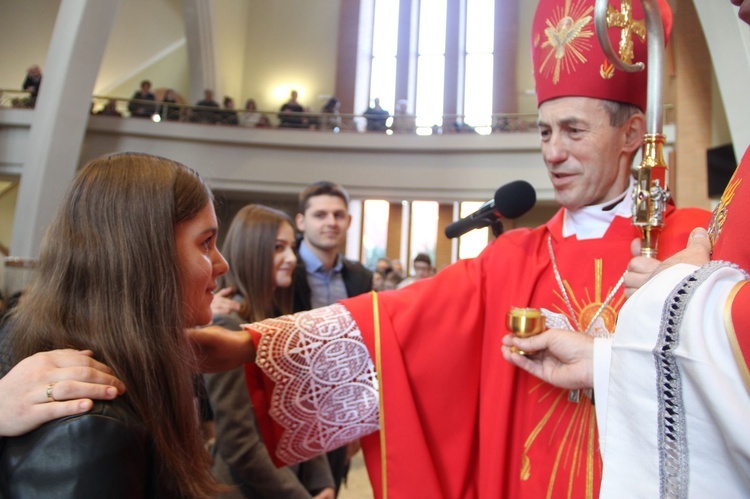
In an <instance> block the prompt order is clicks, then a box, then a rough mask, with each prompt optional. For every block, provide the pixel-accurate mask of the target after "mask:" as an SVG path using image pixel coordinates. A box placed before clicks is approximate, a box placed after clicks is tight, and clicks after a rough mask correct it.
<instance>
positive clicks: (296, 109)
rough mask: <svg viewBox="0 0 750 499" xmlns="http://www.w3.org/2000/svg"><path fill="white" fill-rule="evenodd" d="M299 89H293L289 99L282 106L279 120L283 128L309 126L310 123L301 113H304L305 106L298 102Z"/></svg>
mask: <svg viewBox="0 0 750 499" xmlns="http://www.w3.org/2000/svg"><path fill="white" fill-rule="evenodd" d="M297 96H298V94H297V91H296V90H292V93H291V94H290V96H289V100H288V101H287V102H285V103H284V105H283V106H281V112H280V113H279V120H281V123H280V124H279V127H281V128H307V126H308V123H307V122H306V120H305V118H304V117H303V116H301V115H300V114H299V113H304V112H305V108H304V107H302V105H301V104H300V103H299V102H297Z"/></svg>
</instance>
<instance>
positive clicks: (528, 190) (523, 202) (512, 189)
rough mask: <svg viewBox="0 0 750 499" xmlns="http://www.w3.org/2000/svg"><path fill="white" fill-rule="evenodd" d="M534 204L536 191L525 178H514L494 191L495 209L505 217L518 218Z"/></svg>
mask: <svg viewBox="0 0 750 499" xmlns="http://www.w3.org/2000/svg"><path fill="white" fill-rule="evenodd" d="M535 204H536V191H535V190H534V187H532V185H531V184H530V183H528V182H526V181H525V180H515V181H513V182H510V183H507V184H505V185H503V186H502V187H500V188H499V189H498V190H497V191H495V209H496V210H497V211H498V212H499V213H500V215H502V216H503V217H505V218H518V217H520V216H521V215H523V214H525V213H526V212H528V211H529V210H530V209H531V208H533V207H534V205H535Z"/></svg>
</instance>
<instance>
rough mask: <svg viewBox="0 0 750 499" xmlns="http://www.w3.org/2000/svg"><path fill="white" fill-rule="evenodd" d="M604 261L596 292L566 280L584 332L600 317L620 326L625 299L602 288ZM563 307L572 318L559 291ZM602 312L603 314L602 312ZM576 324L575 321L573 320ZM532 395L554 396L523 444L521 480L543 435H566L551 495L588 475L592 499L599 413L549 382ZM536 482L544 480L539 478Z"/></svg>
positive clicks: (597, 266)
mask: <svg viewBox="0 0 750 499" xmlns="http://www.w3.org/2000/svg"><path fill="white" fill-rule="evenodd" d="M603 276H604V262H603V260H602V259H600V258H597V259H596V260H594V287H593V290H592V289H589V288H584V291H583V293H582V294H581V296H576V294H575V292H574V290H573V288H572V286H571V285H570V283H568V281H563V282H564V286H565V289H566V291H567V294H568V296H569V297H570V304H571V309H572V312H573V313H575V314H576V317H575V318H573V317H569V319H577V321H578V322H577V323H578V325H579V326H580V327H581V328H582V329H583V330H584V331H585V330H587V329H588V328H589V326H590V324H591V321H592V320H596V317H597V312H599V315H598V317H599V318H601V320H602V322H603V325H604V327H605V328H606V330H607V331H609V332H613V331H614V330H615V325H616V323H617V310H619V308H620V307H621V306H622V303H623V302H624V300H625V298H624V296H622V295H621V296H620V297H619V298H617V299H612V298H611V297H610V294H611V293H613V292H616V289H617V288H616V287H610V288H609V289H607V292H606V295H607V296H606V297H605V296H604V295H605V293H604V288H603ZM555 293H556V295H557V297H558V298H559V300H560V302H561V304H560V305H556V306H555V308H556V309H557V311H558V312H559V313H561V314H565V315H569V314H570V313H571V311H569V310H568V308H567V305H563V304H562V302H564V298H563V296H562V294H561V293H560V292H559V291H555ZM607 301H609V304H608V305H605V306H604V307H603V308H602V304H604V303H605V302H607ZM600 309H601V311H600ZM571 323H575V320H571ZM531 392H537V393H538V397H539V401H542V400H545V399H548V398H550V397H553V400H552V403H551V405H550V407H549V409H548V410H547V411H546V413H545V414H544V416H543V417H542V419H541V420H540V421H539V423H538V424H537V425H536V427H535V428H534V429H533V430H532V432H531V434H530V435H529V436H528V437H527V439H526V442H525V444H524V452H523V455H522V456H521V460H522V464H521V479H522V480H528V479H529V478H530V477H531V475H532V472H533V463H532V462H531V460H530V458H529V455H528V453H529V450H530V449H531V447H532V446H533V445H534V442H535V441H536V440H537V438H538V437H540V435H542V434H544V436H543V437H542V439H543V440H546V439H547V438H549V437H550V433H549V432H553V433H556V432H563V433H562V439H561V444H560V447H559V448H558V449H557V450H556V451H555V461H554V466H553V469H552V473H551V475H550V476H549V477H548V478H547V479H548V480H549V482H548V496H549V495H552V493H553V490H554V488H555V483H556V482H557V483H560V482H563V483H566V484H567V487H568V490H571V487H572V484H573V482H575V481H577V480H580V477H581V475H584V476H585V482H586V488H585V489H586V493H587V497H593V494H594V484H593V474H594V468H595V467H596V466H599V460H598V457H597V453H598V447H597V441H596V430H595V429H596V413H595V411H594V406H593V404H592V403H591V401H590V399H589V398H587V397H582V398H581V402H579V403H576V404H570V403H568V392H567V391H566V390H559V389H557V388H555V387H552V386H550V385H548V384H546V383H539V384H537V385H535V386H534V387H533V388H532V389H531ZM562 469H566V470H568V471H567V476H563V475H562V471H561V470H562ZM536 479H541V478H540V477H538V476H537V478H536Z"/></svg>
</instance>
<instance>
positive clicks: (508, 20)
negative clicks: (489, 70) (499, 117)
mask: <svg viewBox="0 0 750 499" xmlns="http://www.w3.org/2000/svg"><path fill="white" fill-rule="evenodd" d="M519 2H520V0H495V50H494V58H493V59H494V65H493V73H494V74H493V80H494V82H495V91H494V95H493V98H492V112H493V113H496V114H497V113H516V112H518V95H517V94H518V90H517V88H518V85H517V83H516V73H517V71H518V55H517V50H516V47H517V46H518V43H527V41H526V40H525V39H521V40H519V38H518V3H519Z"/></svg>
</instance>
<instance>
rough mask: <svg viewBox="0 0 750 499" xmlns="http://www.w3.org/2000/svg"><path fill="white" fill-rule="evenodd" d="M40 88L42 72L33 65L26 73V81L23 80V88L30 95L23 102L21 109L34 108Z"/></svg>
mask: <svg viewBox="0 0 750 499" xmlns="http://www.w3.org/2000/svg"><path fill="white" fill-rule="evenodd" d="M41 86H42V70H41V69H40V68H39V66H37V65H36V64H34V65H33V66H31V67H30V68H29V69H28V70H27V71H26V79H24V80H23V86H22V87H21V88H23V89H24V90H25V91H26V92H28V93H29V94H30V95H29V97H28V98H27V99H24V100H23V104H24V106H23V107H34V105H35V104H36V96H37V94H39V88H40V87H41Z"/></svg>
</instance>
